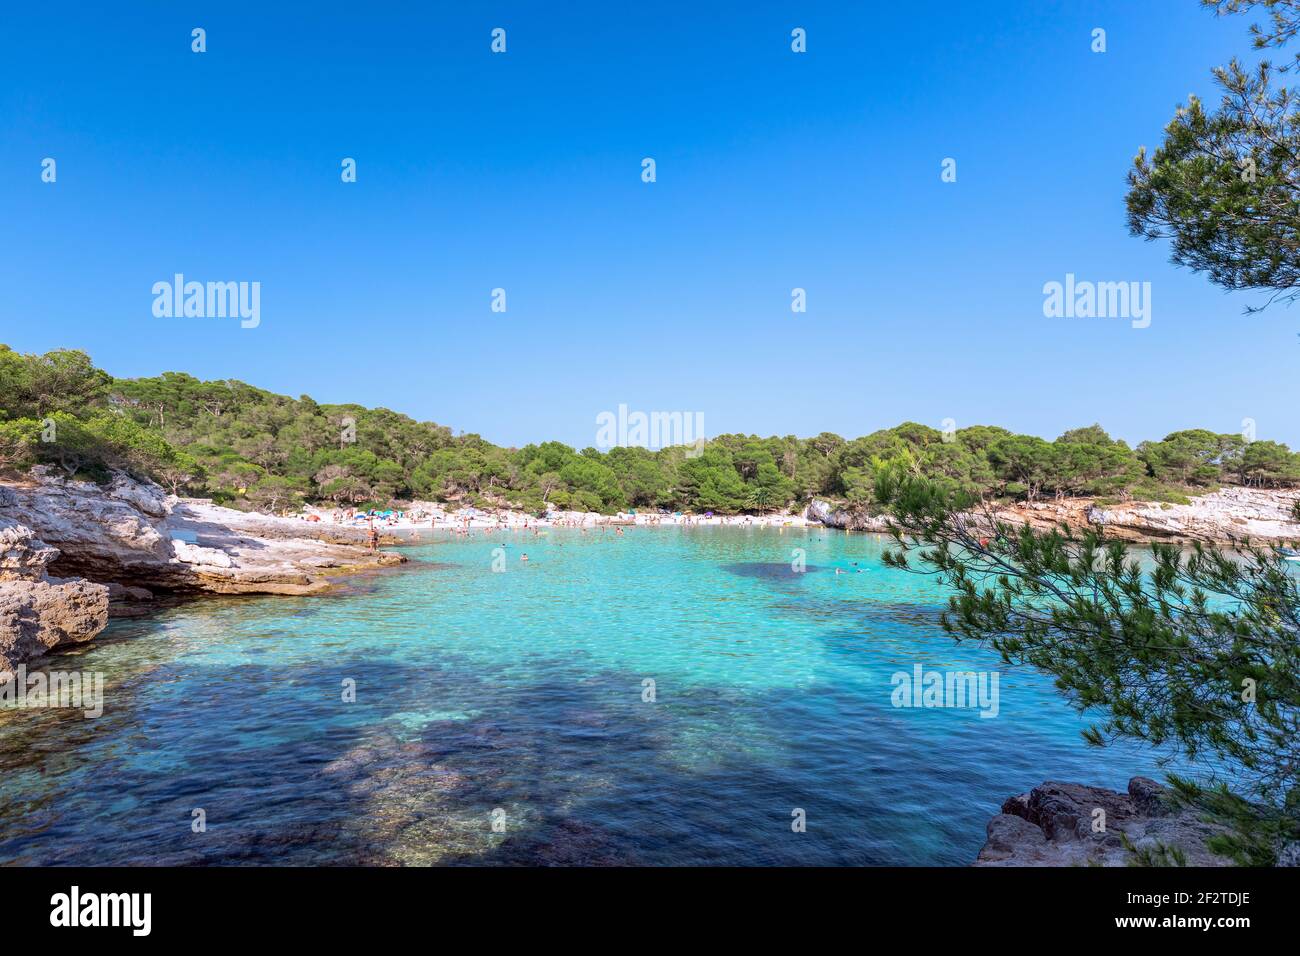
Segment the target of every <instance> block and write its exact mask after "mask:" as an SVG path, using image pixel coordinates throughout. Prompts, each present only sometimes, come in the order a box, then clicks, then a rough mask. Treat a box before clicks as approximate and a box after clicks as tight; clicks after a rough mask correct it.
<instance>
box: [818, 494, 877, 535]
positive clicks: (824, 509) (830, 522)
mask: <svg viewBox="0 0 1300 956" xmlns="http://www.w3.org/2000/svg"><path fill="white" fill-rule="evenodd" d="M803 517H804V518H806V519H807V520H808V521H817V522H820V523H821V524H824V525H825V526H826V527H828V528H839V529H840V530H842V531H875V532H885V531H887V530H888V527H887V519H886V518H885V517H884V516H883V515H873V514H869V513H868V512H867V511H866V510H865V509H862V508H849V507H846V506H844V505H834V504H831V503H830V502H827V501H823V500H821V499H820V498H814V499H813V500H812V501H810V502H809V503H808V507H807V508H805V509H804V512H803Z"/></svg>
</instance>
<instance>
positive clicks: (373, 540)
mask: <svg viewBox="0 0 1300 956" xmlns="http://www.w3.org/2000/svg"><path fill="white" fill-rule="evenodd" d="M370 550H371V551H378V550H379V532H378V531H377V530H376V529H375V526H374V525H371V526H370Z"/></svg>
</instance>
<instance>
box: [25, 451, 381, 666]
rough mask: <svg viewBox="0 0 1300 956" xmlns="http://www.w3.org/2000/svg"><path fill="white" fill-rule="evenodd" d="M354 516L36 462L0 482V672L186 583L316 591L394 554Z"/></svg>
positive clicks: (216, 588)
mask: <svg viewBox="0 0 1300 956" xmlns="http://www.w3.org/2000/svg"><path fill="white" fill-rule="evenodd" d="M367 545H368V542H367V532H366V530H365V529H360V528H343V527H330V526H315V525H311V524H308V523H306V522H302V521H295V520H292V519H284V518H272V517H267V516H265V515H259V514H250V513H246V512H242V511H236V510H234V509H231V508H222V507H220V506H218V505H214V504H212V503H211V502H209V501H202V500H198V499H183V498H176V497H174V496H171V495H167V494H166V493H165V492H164V491H163V490H162V489H161V488H160V487H158V486H157V485H154V484H152V483H149V482H142V481H137V480H134V479H131V478H128V477H126V476H121V475H119V476H117V477H115V478H114V480H113V481H112V482H111V483H110V484H108V485H104V486H101V485H97V484H93V483H90V482H81V481H68V480H64V479H62V478H59V477H57V476H55V475H53V474H52V473H50V472H49V471H48V470H45V469H36V470H34V472H33V474H32V475H31V477H30V479H29V480H25V481H22V482H0V678H3V677H4V676H5V675H6V674H9V673H12V671H13V668H15V667H16V666H17V665H19V664H22V663H26V662H28V661H31V660H34V659H35V658H37V657H40V656H41V655H43V654H45V653H47V652H48V651H51V650H54V649H55V648H58V647H62V646H64V645H68V644H77V643H82V642H85V641H88V640H91V639H92V638H94V637H95V636H96V635H97V634H99V633H100V632H101V631H102V630H103V629H104V628H105V627H106V626H107V625H108V619H109V617H110V616H133V615H136V614H139V613H142V612H146V611H147V609H149V608H150V607H151V605H153V604H155V603H156V602H158V601H159V600H165V599H167V598H169V597H170V598H175V597H179V596H186V595H193V594H202V593H209V594H287V595H299V594H318V593H320V592H322V591H326V590H329V589H330V588H331V587H332V586H333V582H332V581H331V580H330V579H331V577H333V576H335V575H338V574H343V573H349V572H356V571H364V570H371V569H376V568H383V567H390V566H393V565H397V564H401V563H402V562H403V561H405V560H406V559H405V558H403V557H402V556H401V555H399V554H394V553H392V552H386V551H377V552H372V551H370V550H369V548H368V546H367Z"/></svg>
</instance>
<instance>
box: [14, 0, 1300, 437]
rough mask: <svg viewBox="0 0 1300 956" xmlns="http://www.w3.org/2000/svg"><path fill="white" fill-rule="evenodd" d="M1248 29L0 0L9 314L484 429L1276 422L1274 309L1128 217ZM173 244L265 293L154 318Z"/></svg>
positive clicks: (1293, 316)
mask: <svg viewBox="0 0 1300 956" xmlns="http://www.w3.org/2000/svg"><path fill="white" fill-rule="evenodd" d="M1249 22H1250V21H1249V20H1248V19H1246V18H1242V17H1234V18H1226V19H1216V18H1215V17H1214V16H1213V15H1212V14H1210V13H1208V12H1206V11H1203V10H1202V9H1201V8H1200V6H1199V4H1198V3H1197V2H1196V0H1144V2H1142V3H1133V2H1127V0H1125V2H1118V0H1117V2H1082V0H1075V2H1057V0H1006V2H1003V3H999V4H987V3H977V2H952V3H945V4H939V5H933V6H928V7H915V6H913V5H908V4H893V3H891V4H883V3H881V4H876V3H829V2H826V3H809V2H804V3H794V2H787V3H765V2H752V0H751V2H746V3H723V2H715V3H689V4H686V3H674V2H658V3H653V4H645V5H643V4H617V5H613V4H598V3H586V2H574V3H566V4H562V5H557V4H554V3H543V2H540V0H539V2H516V3H509V4H506V3H475V4H446V3H394V4H387V5H384V6H383V7H382V8H381V7H375V6H367V5H364V4H352V3H329V2H324V3H312V4H289V3H283V4H266V3H234V2H223V3H221V4H216V3H174V2H167V3H164V2H154V3H132V4H99V3H82V4H69V5H66V6H61V7H60V8H59V12H58V14H57V15H52V14H51V12H50V9H49V8H47V7H41V6H31V5H27V6H16V5H15V6H11V8H10V9H9V10H7V11H6V22H5V24H4V28H3V30H0V184H2V185H0V222H3V224H4V227H3V229H0V342H5V343H7V344H9V345H11V346H12V347H14V348H17V349H19V350H21V351H45V350H48V349H52V348H58V347H75V348H82V349H85V350H86V351H88V352H89V353H90V354H91V355H92V356H93V357H94V358H95V360H96V361H97V362H98V363H99V364H100V365H101V366H103V367H105V368H107V369H108V370H109V371H111V372H113V373H114V374H117V375H152V374H157V373H159V372H161V371H164V370H183V371H188V372H191V373H193V374H195V375H198V376H200V377H203V378H227V377H231V378H239V379H242V380H244V381H247V382H251V383H253V384H256V385H259V386H262V387H265V388H269V389H272V390H274V391H277V392H283V393H287V394H291V395H300V394H309V395H311V396H312V397H313V398H315V399H317V400H318V401H323V402H341V401H357V402H361V403H363V404H367V405H384V406H387V407H390V408H393V409H396V410H398V411H402V412H405V413H407V414H410V415H413V416H415V417H418V418H422V419H431V420H434V421H438V422H440V423H443V424H446V425H449V426H451V427H453V428H455V429H457V430H464V431H472V432H478V433H480V434H482V435H483V436H484V437H486V438H488V439H490V440H493V441H496V442H500V443H503V444H524V443H526V442H529V441H541V440H545V439H550V438H556V439H559V440H562V441H565V442H568V443H570V444H573V445H576V446H578V447H582V446H585V445H589V444H592V443H593V441H594V439H595V431H596V425H595V419H596V416H597V415H598V414H599V413H600V412H601V411H604V410H614V409H617V407H618V405H619V404H620V403H622V404H626V405H628V406H629V407H630V408H632V409H634V410H645V411H654V410H662V411H674V410H677V411H691V412H702V413H703V415H704V423H705V429H706V432H707V433H708V434H710V435H713V434H718V433H722V432H754V433H759V434H764V435H766V434H799V435H810V434H815V433H817V432H820V431H823V430H826V431H834V432H838V433H840V434H843V435H846V436H856V435H860V434H866V433H868V432H871V431H873V430H875V429H877V428H880V427H885V426H889V425H893V424H897V423H898V422H900V421H904V420H914V421H921V422H925V423H928V424H931V425H933V426H935V427H940V425H941V422H942V421H943V419H945V418H951V419H953V420H955V421H956V423H957V425H958V426H959V427H961V426H965V425H969V424H976V423H986V424H999V425H1003V426H1006V427H1009V428H1013V429H1016V430H1020V431H1026V432H1031V433H1036V434H1041V435H1044V436H1046V437H1053V436H1055V435H1057V434H1059V433H1060V432H1061V431H1063V430H1065V429H1066V428H1070V427H1075V426H1078V425H1083V424H1088V423H1091V422H1093V421H1100V422H1101V423H1102V424H1103V425H1104V426H1106V427H1107V428H1108V429H1110V431H1111V432H1112V433H1113V434H1115V435H1118V436H1121V437H1124V438H1127V439H1129V440H1138V439H1141V438H1147V437H1161V436H1163V435H1164V434H1166V433H1167V432H1170V431H1173V430H1176V429H1178V428H1184V427H1201V426H1203V427H1210V428H1214V429H1217V430H1221V431H1238V430H1239V429H1240V428H1241V421H1242V419H1243V418H1247V417H1249V418H1253V419H1254V420H1255V421H1256V423H1257V429H1258V437H1260V438H1274V439H1278V440H1282V441H1286V442H1288V443H1289V444H1292V445H1293V446H1300V424H1298V423H1297V422H1296V420H1295V417H1294V415H1293V414H1290V412H1291V410H1293V409H1294V408H1295V406H1296V400H1297V398H1298V397H1300V387H1298V386H1297V382H1300V376H1298V375H1297V363H1298V362H1300V344H1298V343H1300V339H1297V336H1296V331H1297V329H1300V315H1298V314H1297V313H1296V312H1295V311H1288V310H1287V309H1286V308H1285V307H1273V308H1271V309H1269V310H1268V311H1266V312H1265V313H1263V314H1262V315H1256V316H1247V315H1243V311H1242V310H1243V308H1244V307H1245V306H1246V305H1248V304H1251V303H1258V302H1259V301H1261V298H1260V297H1259V296H1249V295H1242V294H1233V295H1228V294H1225V293H1223V292H1222V291H1221V290H1219V289H1218V288H1217V287H1215V286H1212V285H1211V284H1210V283H1209V282H1208V281H1207V280H1206V279H1204V278H1203V277H1201V276H1197V275H1194V274H1192V273H1190V272H1187V271H1185V270H1181V269H1177V268H1175V267H1173V266H1172V265H1170V264H1168V261H1167V260H1168V248H1167V245H1165V244H1161V243H1157V244H1147V243H1143V242H1142V241H1140V240H1137V239H1133V238H1130V237H1129V236H1128V233H1127V229H1126V226H1125V220H1124V206H1123V198H1124V191H1125V184H1124V176H1125V173H1126V172H1127V170H1128V168H1129V165H1130V163H1131V160H1132V157H1133V154H1134V153H1135V152H1136V149H1137V147H1138V146H1139V145H1143V144H1145V145H1147V146H1149V147H1154V146H1155V145H1157V144H1158V142H1159V140H1160V133H1161V130H1162V128H1163V126H1164V125H1165V123H1167V122H1168V121H1169V119H1170V118H1171V116H1172V115H1173V111H1174V109H1175V107H1176V106H1177V104H1178V103H1179V102H1181V101H1183V100H1184V99H1185V98H1186V96H1187V94H1188V93H1189V92H1196V93H1200V94H1203V95H1205V96H1207V97H1210V96H1212V95H1214V89H1213V85H1212V82H1211V80H1210V69H1211V68H1212V67H1213V66H1215V65H1218V64H1220V63H1224V62H1226V61H1227V60H1228V59H1229V57H1231V56H1232V55H1234V54H1238V55H1241V54H1246V53H1247V52H1248V40H1247V32H1246V31H1247V26H1248V23H1249ZM194 27H203V28H204V29H206V31H207V43H208V50H207V52H206V53H203V54H195V53H192V52H191V50H190V43H191V39H190V31H191V29H192V28H194ZM494 27H502V28H504V29H505V30H506V31H507V34H506V35H507V52H506V53H505V54H504V55H494V54H493V53H491V51H490V49H489V44H490V41H491V37H490V33H491V30H492V29H493V28H494ZM794 27H803V28H805V29H806V30H807V35H808V52H807V53H806V54H803V55H797V54H794V53H792V52H791V50H790V31H791V29H793V28H794ZM1094 27H1102V28H1104V29H1105V30H1106V31H1107V52H1105V53H1104V54H1095V53H1093V52H1091V50H1090V43H1091V31H1092V29H1093V28H1094ZM1216 98H1217V97H1216ZM647 156H649V157H654V159H655V160H656V163H657V171H658V181H657V182H655V183H653V184H647V183H643V182H642V181H641V178H640V173H641V160H642V158H643V157H647ZM44 157H53V158H55V159H56V161H57V163H58V180H57V182H56V183H54V184H46V183H42V182H41V179H40V163H41V160H42V159H43V158H44ZM343 157H353V158H355V159H356V161H357V164H358V181H357V182H356V183H352V184H344V183H342V182H341V181H340V175H339V173H340V162H341V160H342V158H343ZM946 157H953V158H955V159H956V160H957V164H958V166H957V170H958V179H957V182H955V183H943V182H941V179H940V164H941V161H942V160H943V159H944V158H946ZM176 272H182V273H184V274H185V275H186V277H187V278H189V279H198V280H201V281H208V280H212V281H226V280H243V281H258V282H260V283H261V286H262V301H261V324H260V326H259V327H258V328H256V329H241V328H240V326H239V323H238V321H237V320H229V319H195V318H191V319H184V318H173V319H160V318H156V317H155V316H154V315H153V313H152V304H153V297H152V294H151V291H150V290H151V287H152V285H153V283H155V282H157V281H160V280H168V279H170V277H171V276H172V275H173V274H174V273H176ZM1066 273H1074V274H1076V275H1077V276H1078V277H1079V278H1080V279H1090V280H1094V281H1149V282H1150V283H1151V284H1152V322H1151V326H1150V327H1149V328H1146V329H1133V328H1131V326H1130V323H1129V322H1128V321H1126V320H1122V319H1095V318H1094V319H1077V318H1075V319H1060V318H1058V319H1048V318H1045V317H1044V316H1043V309H1042V304H1043V294H1042V288H1043V284H1044V283H1045V282H1049V281H1053V280H1056V281H1062V280H1063V279H1064V277H1065V274H1066ZM497 287H501V288H504V289H505V290H506V294H507V303H508V311H507V312H506V313H504V314H500V313H494V312H492V311H491V310H490V308H489V306H490V301H491V290H492V289H493V288H497ZM794 287H802V288H805V289H806V290H807V296H808V310H807V312H806V313H803V314H795V313H792V312H791V310H790V290H791V289H792V288H794Z"/></svg>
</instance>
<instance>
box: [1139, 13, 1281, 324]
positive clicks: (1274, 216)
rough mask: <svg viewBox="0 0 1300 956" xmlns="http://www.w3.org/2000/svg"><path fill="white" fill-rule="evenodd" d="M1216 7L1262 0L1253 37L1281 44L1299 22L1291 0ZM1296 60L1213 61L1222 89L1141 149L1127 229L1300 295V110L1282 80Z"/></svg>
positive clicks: (1212, 271)
mask: <svg viewBox="0 0 1300 956" xmlns="http://www.w3.org/2000/svg"><path fill="white" fill-rule="evenodd" d="M1202 2H1203V3H1204V4H1205V5H1206V6H1209V7H1213V8H1215V9H1216V10H1217V12H1219V13H1220V14H1224V13H1239V12H1243V11H1246V10H1250V9H1252V8H1256V7H1259V8H1262V9H1264V10H1266V11H1267V12H1268V14H1269V19H1270V21H1271V22H1270V23H1269V24H1268V25H1267V26H1264V27H1261V26H1259V25H1255V26H1254V27H1252V34H1253V36H1254V41H1255V46H1256V47H1257V48H1260V49H1263V48H1266V47H1279V48H1280V47H1282V46H1284V45H1285V44H1286V43H1287V42H1288V41H1289V40H1291V39H1292V38H1293V37H1294V36H1295V34H1296V32H1297V31H1298V30H1300V6H1298V5H1297V4H1296V3H1295V2H1294V0H1202ZM1293 65H1294V62H1293V63H1292V64H1289V65H1285V66H1282V67H1281V68H1275V67H1274V66H1272V65H1271V64H1270V63H1269V62H1267V61H1262V62H1260V63H1259V64H1258V65H1257V66H1255V67H1252V68H1246V67H1243V66H1242V65H1241V64H1240V63H1239V62H1238V61H1237V60H1235V59H1234V60H1232V61H1231V62H1230V63H1229V64H1228V65H1227V66H1226V67H1220V68H1218V69H1216V70H1215V71H1214V77H1215V80H1216V82H1217V84H1218V86H1219V87H1220V88H1221V89H1222V98H1221V101H1220V103H1219V106H1218V109H1217V110H1216V109H1207V108H1206V106H1205V104H1204V103H1203V102H1202V101H1201V100H1200V99H1199V98H1197V97H1195V96H1192V97H1190V98H1189V99H1188V102H1187V105H1186V106H1182V107H1179V108H1178V111H1177V113H1176V114H1175V115H1174V118H1173V119H1172V120H1171V121H1170V123H1169V125H1168V126H1166V127H1165V137H1164V142H1163V144H1162V145H1161V146H1160V147H1159V148H1158V149H1157V150H1156V151H1155V153H1154V154H1153V155H1152V156H1150V157H1148V156H1147V153H1146V149H1145V148H1143V149H1142V150H1141V151H1139V153H1138V155H1137V158H1136V159H1135V160H1134V167H1133V170H1132V171H1131V172H1130V174H1129V193H1128V197H1127V205H1128V219H1129V229H1130V231H1131V232H1132V233H1133V234H1134V235H1136V236H1141V237H1143V238H1145V239H1148V240H1154V239H1169V240H1171V243H1172V258H1173V261H1174V262H1176V263H1178V264H1179V265H1183V266H1187V267H1188V268H1190V269H1192V270H1194V271H1197V272H1205V273H1207V274H1208V275H1209V277H1210V279H1211V280H1212V281H1213V282H1215V283H1217V284H1218V285H1220V286H1222V287H1224V288H1226V289H1262V290H1265V291H1267V292H1269V293H1271V297H1270V300H1272V299H1277V298H1281V299H1286V300H1290V299H1294V298H1295V297H1296V296H1297V295H1300V257H1297V255H1296V252H1297V242H1298V241H1300V240H1298V239H1297V236H1300V212H1297V210H1300V206H1298V205H1297V200H1300V169H1298V168H1297V162H1298V160H1297V157H1300V116H1298V115H1297V110H1296V99H1295V95H1294V94H1293V93H1292V92H1291V91H1290V90H1289V89H1288V88H1287V87H1285V86H1279V85H1277V84H1276V81H1277V80H1278V79H1279V76H1278V75H1279V74H1281V73H1285V72H1286V71H1287V70H1289V69H1290V67H1291V66H1293Z"/></svg>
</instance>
